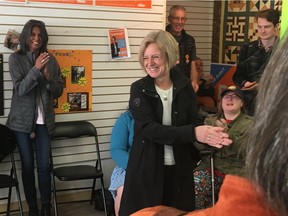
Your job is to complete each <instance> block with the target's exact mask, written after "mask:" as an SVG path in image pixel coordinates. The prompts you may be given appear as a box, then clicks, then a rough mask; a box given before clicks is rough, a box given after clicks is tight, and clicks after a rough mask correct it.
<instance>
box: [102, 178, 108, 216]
mask: <svg viewBox="0 0 288 216" xmlns="http://www.w3.org/2000/svg"><path fill="white" fill-rule="evenodd" d="M101 189H102V197H103V204H104V211H105V215H106V216H108V212H107V204H106V196H105V190H104V181H103V178H101Z"/></svg>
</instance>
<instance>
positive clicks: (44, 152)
mask: <svg viewBox="0 0 288 216" xmlns="http://www.w3.org/2000/svg"><path fill="white" fill-rule="evenodd" d="M14 133H15V136H16V139H17V146H18V149H19V153H20V158H21V164H22V181H23V186H24V192H25V197H26V201H27V203H28V206H29V208H33V207H36V206H37V192H36V188H35V175H34V154H33V144H35V154H36V164H37V173H38V183H39V189H40V195H41V203H50V196H51V176H50V162H49V155H50V148H51V142H50V136H49V133H48V129H47V126H46V125H36V128H35V138H34V139H31V138H30V134H29V133H23V132H19V131H14Z"/></svg>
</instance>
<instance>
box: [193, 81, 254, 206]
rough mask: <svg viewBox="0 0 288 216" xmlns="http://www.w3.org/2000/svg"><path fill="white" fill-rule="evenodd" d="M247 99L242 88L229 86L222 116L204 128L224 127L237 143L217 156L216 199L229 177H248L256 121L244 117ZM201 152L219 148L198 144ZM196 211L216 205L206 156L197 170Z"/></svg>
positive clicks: (223, 96) (207, 121) (208, 121)
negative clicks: (248, 153) (250, 142)
mask: <svg viewBox="0 0 288 216" xmlns="http://www.w3.org/2000/svg"><path fill="white" fill-rule="evenodd" d="M243 98H244V95H243V93H242V91H241V90H240V89H239V88H236V87H235V86H229V87H228V88H226V89H225V90H224V91H223V92H222V93H221V101H220V112H219V114H210V115H208V116H207V117H206V119H205V121H204V124H205V125H211V126H220V127H223V128H224V129H225V131H226V132H227V133H228V134H229V137H230V138H231V139H232V141H233V143H232V144H231V145H229V146H223V147H222V148H219V149H217V151H215V154H214V164H215V170H214V180H215V196H216V197H217V195H218V193H219V189H220V187H221V185H222V183H223V180H224V177H225V175H226V174H233V175H238V176H245V169H244V167H245V157H246V153H245V152H246V144H247V143H248V132H249V128H250V125H251V124H252V123H253V118H252V117H250V116H248V115H246V114H245V113H244V110H243V109H244V100H243ZM195 145H196V147H197V148H198V149H199V150H200V151H201V150H204V149H205V150H213V149H215V147H211V146H209V147H208V146H207V145H204V144H200V143H199V144H198V143H196V144H195ZM194 181H195V200H196V209H202V208H207V207H210V206H211V205H212V192H213V191H212V190H211V168H210V157H209V155H207V154H205V155H202V157H201V161H200V163H199V165H198V166H197V167H196V168H195V170H194Z"/></svg>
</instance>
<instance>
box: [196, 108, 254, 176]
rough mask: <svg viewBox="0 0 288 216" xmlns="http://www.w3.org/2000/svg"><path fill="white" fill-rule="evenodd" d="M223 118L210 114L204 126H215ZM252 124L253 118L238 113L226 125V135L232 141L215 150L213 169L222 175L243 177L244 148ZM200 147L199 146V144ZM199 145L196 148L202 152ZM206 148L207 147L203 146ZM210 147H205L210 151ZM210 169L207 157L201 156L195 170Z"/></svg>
mask: <svg viewBox="0 0 288 216" xmlns="http://www.w3.org/2000/svg"><path fill="white" fill-rule="evenodd" d="M219 117H220V118H224V117H223V116H222V115H220V116H219V114H211V115H208V117H207V118H206V119H205V122H204V123H205V124H206V125H211V126H216V120H217V119H219ZM252 124H253V117H251V116H248V115H246V114H244V113H240V114H239V115H238V116H237V118H236V119H234V120H233V121H232V122H230V123H229V124H228V130H227V133H228V134H229V137H230V138H231V139H232V140H233V143H232V144H231V145H229V146H226V147H223V148H221V149H217V152H216V153H215V159H214V165H215V169H216V170H218V171H220V172H222V173H224V174H233V175H239V176H245V158H246V146H247V143H248V139H249V132H250V127H251V125H252ZM200 145H201V144H200ZM200 145H199V144H198V145H197V146H196V147H197V148H198V149H199V150H203V146H204V145H203V144H202V149H201V146H200ZM205 147H207V145H205ZM211 148H212V147H210V146H209V147H207V148H206V149H205V150H207V149H211ZM206 168H210V159H209V156H205V155H204V156H202V158H201V162H200V164H199V166H197V168H196V169H195V170H201V169H206Z"/></svg>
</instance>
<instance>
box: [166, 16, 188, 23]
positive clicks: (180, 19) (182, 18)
mask: <svg viewBox="0 0 288 216" xmlns="http://www.w3.org/2000/svg"><path fill="white" fill-rule="evenodd" d="M169 17H170V18H171V19H173V20H174V21H181V22H183V21H184V22H185V21H186V20H187V18H186V17H173V16H169Z"/></svg>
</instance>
